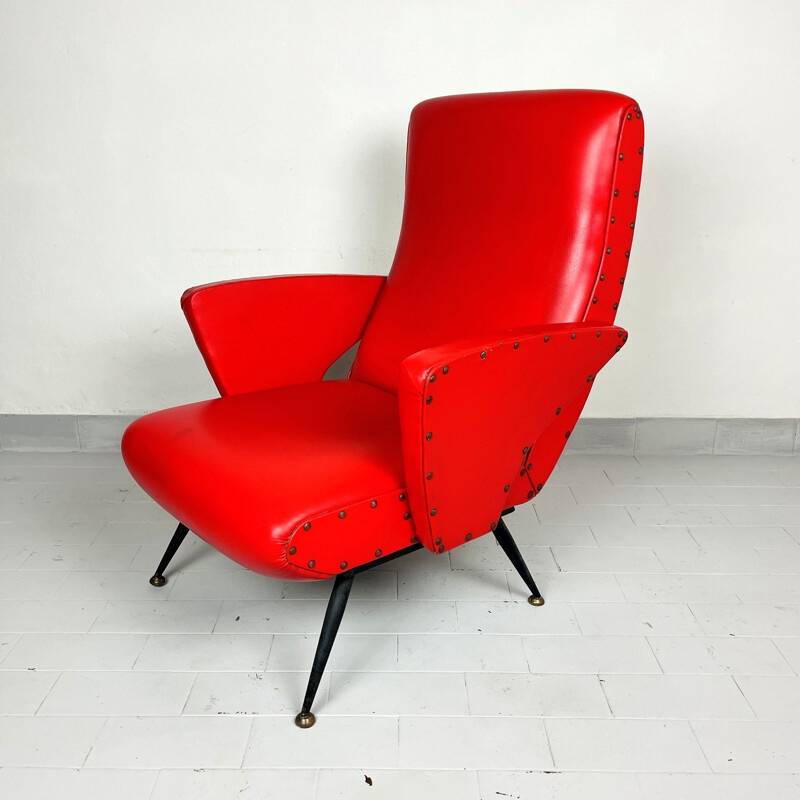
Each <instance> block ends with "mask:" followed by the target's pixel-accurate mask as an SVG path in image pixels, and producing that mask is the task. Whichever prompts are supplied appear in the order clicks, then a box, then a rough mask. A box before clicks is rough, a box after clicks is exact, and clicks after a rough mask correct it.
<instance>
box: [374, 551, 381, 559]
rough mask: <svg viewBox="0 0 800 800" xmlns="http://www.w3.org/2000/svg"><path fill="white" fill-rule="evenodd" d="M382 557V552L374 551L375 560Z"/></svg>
mask: <svg viewBox="0 0 800 800" xmlns="http://www.w3.org/2000/svg"><path fill="white" fill-rule="evenodd" d="M382 555H383V550H376V551H375V558H380V557H381V556H382Z"/></svg>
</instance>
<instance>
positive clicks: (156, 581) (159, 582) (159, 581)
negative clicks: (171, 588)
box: [150, 575, 167, 586]
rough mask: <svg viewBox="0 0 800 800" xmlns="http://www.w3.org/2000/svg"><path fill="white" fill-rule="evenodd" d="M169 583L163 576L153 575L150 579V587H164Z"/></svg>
mask: <svg viewBox="0 0 800 800" xmlns="http://www.w3.org/2000/svg"><path fill="white" fill-rule="evenodd" d="M166 582H167V579H166V578H165V577H164V576H163V575H153V577H152V578H150V585H151V586H163V585H164V584H165V583H166Z"/></svg>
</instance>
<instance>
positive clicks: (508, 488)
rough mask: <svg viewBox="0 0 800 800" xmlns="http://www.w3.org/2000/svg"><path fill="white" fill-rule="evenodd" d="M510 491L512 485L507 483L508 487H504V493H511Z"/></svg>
mask: <svg viewBox="0 0 800 800" xmlns="http://www.w3.org/2000/svg"><path fill="white" fill-rule="evenodd" d="M510 489H511V484H510V483H507V484H506V485H505V486H504V487H503V491H504V492H507V491H509V490H510Z"/></svg>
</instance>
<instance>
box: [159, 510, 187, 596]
mask: <svg viewBox="0 0 800 800" xmlns="http://www.w3.org/2000/svg"><path fill="white" fill-rule="evenodd" d="M187 533H189V529H188V528H187V527H186V526H185V525H184V524H183V523H182V522H179V523H178V527H177V528H176V529H175V533H173V534H172V538H171V539H170V540H169V544H168V545H167V549H166V550H165V551H164V555H163V557H162V559H161V563H160V564H159V565H158V568H157V569H156V572H155V575H153V577H152V578H150V585H151V586H156V587H161V586H163V585H164V584H165V583H166V582H167V579H166V578H165V577H164V570H165V569H166V568H167V567H168V566H169V562H170V561H172V557H173V556H174V555H175V553H177V552H178V548H179V547H180V546H181V544H183V540H184V539H185V538H186V534H187Z"/></svg>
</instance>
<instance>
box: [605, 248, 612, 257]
mask: <svg viewBox="0 0 800 800" xmlns="http://www.w3.org/2000/svg"><path fill="white" fill-rule="evenodd" d="M606 255H607V256H610V255H611V248H610V247H606Z"/></svg>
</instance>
